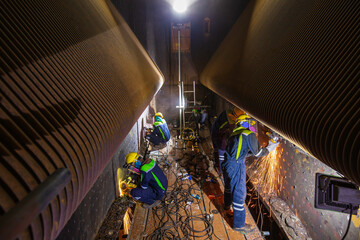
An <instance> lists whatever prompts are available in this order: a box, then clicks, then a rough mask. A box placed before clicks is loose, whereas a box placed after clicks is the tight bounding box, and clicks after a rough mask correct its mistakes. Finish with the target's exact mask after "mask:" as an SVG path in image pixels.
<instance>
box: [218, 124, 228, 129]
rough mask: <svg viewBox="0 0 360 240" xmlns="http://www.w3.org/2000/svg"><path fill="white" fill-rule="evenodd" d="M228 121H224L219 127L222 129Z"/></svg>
mask: <svg viewBox="0 0 360 240" xmlns="http://www.w3.org/2000/svg"><path fill="white" fill-rule="evenodd" d="M227 123H228V122H224V123H223V124H222V125H221V126H220V128H219V129H222V128H223V127H224V126H225V125H226V124H227Z"/></svg>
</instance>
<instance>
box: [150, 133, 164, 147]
mask: <svg viewBox="0 0 360 240" xmlns="http://www.w3.org/2000/svg"><path fill="white" fill-rule="evenodd" d="M146 138H147V139H148V140H149V141H150V142H151V143H152V144H154V145H159V144H160V143H166V141H165V139H164V138H163V137H162V136H157V135H152V134H150V135H148V136H146Z"/></svg>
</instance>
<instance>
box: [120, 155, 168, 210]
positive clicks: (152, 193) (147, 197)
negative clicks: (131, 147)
mask: <svg viewBox="0 0 360 240" xmlns="http://www.w3.org/2000/svg"><path fill="white" fill-rule="evenodd" d="M125 160H126V163H127V166H128V167H129V166H133V167H134V168H136V169H138V170H139V172H140V177H141V185H140V187H137V188H134V189H132V190H131V191H130V196H131V197H133V198H134V199H135V200H137V201H141V202H143V207H144V208H152V207H155V206H157V205H159V204H160V203H161V199H162V197H163V196H164V195H165V193H166V189H167V187H168V180H167V178H166V176H165V174H164V173H163V171H162V170H161V168H160V167H159V166H158V165H157V164H156V162H155V161H154V160H153V159H150V158H147V159H144V158H143V157H142V156H141V155H140V154H138V153H136V152H131V153H129V154H127V155H126V157H125Z"/></svg>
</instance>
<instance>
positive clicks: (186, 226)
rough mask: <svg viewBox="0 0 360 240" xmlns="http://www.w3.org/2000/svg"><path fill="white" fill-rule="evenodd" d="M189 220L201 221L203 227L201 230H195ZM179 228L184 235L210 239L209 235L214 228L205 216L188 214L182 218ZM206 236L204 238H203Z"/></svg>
mask: <svg viewBox="0 0 360 240" xmlns="http://www.w3.org/2000/svg"><path fill="white" fill-rule="evenodd" d="M190 221H191V222H193V221H200V222H203V223H204V225H205V227H204V229H201V230H196V229H194V228H192V227H191V226H190ZM181 230H182V231H183V233H184V235H186V236H188V237H193V238H202V239H204V240H205V239H211V236H212V234H213V232H214V228H213V226H212V224H211V223H210V221H209V220H207V219H206V217H199V216H188V217H186V219H184V220H183V223H182V225H181ZM205 236H208V237H206V238H203V237H205Z"/></svg>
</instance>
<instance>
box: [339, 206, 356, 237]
mask: <svg viewBox="0 0 360 240" xmlns="http://www.w3.org/2000/svg"><path fill="white" fill-rule="evenodd" d="M352 213H353V207H352V204H350V216H349V222H348V225H347V227H346V232H345V234H344V236H343V238H342V239H341V240H344V239H345V238H346V235H347V234H348V232H349V229H350V225H351V218H352Z"/></svg>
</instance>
